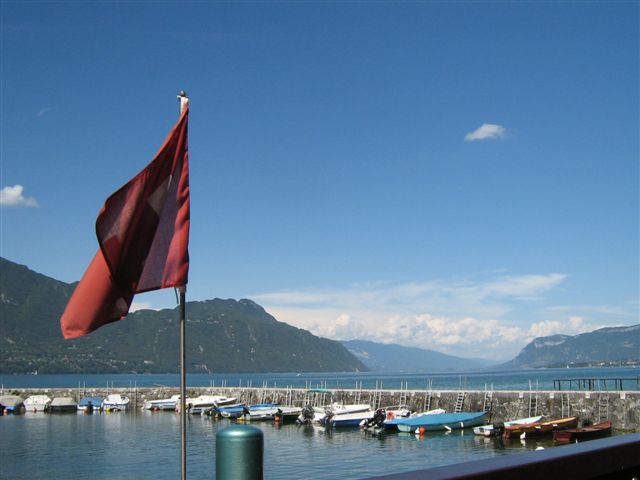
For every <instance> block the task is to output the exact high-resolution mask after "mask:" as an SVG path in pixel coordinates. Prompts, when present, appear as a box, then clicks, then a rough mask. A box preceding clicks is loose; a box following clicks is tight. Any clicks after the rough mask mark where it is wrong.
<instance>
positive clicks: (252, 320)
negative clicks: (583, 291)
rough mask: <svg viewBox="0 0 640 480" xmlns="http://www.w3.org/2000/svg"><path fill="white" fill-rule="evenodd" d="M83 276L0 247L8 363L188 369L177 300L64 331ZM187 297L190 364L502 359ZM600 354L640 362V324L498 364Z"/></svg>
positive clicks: (401, 367) (1, 354) (348, 365)
mask: <svg viewBox="0 0 640 480" xmlns="http://www.w3.org/2000/svg"><path fill="white" fill-rule="evenodd" d="M75 286H76V284H75V283H73V284H70V283H65V282H61V281H59V280H55V279H53V278H50V277H47V276H45V275H42V274H39V273H36V272H34V271H32V270H30V269H29V268H27V267H26V266H23V265H18V264H16V263H13V262H11V261H9V260H6V259H4V258H2V257H0V322H1V323H0V346H1V348H0V372H3V373H28V372H34V371H37V372H40V373H129V372H139V373H142V372H148V373H169V372H177V371H178V368H179V366H178V359H179V351H178V350H179V331H178V330H179V329H178V312H177V308H176V309H165V310H160V311H156V310H139V311H136V312H132V313H130V314H129V315H128V316H127V318H126V319H124V320H123V321H119V322H115V323H111V324H108V325H105V326H104V327H102V328H100V329H98V330H97V331H95V332H93V333H91V334H90V335H87V336H85V337H81V338H78V339H75V340H64V339H63V338H62V335H61V333H60V324H59V319H60V315H61V314H62V312H63V310H64V308H65V305H66V304H67V301H68V300H69V297H70V296H71V294H72V293H73V290H74V288H75ZM186 307H187V337H186V344H187V355H186V357H187V371H189V372H225V373H232V372H323V371H324V372H329V371H332V372H338V371H367V370H373V371H385V372H436V371H447V370H473V369H480V368H483V367H487V366H489V365H490V364H491V363H492V362H489V361H486V360H478V359H467V358H461V357H456V356H452V355H446V354H443V353H439V352H436V351H433V350H426V349H421V348H412V347H404V346H401V345H393V344H391V345H389V344H380V343H374V342H368V341H362V340H351V341H343V342H338V341H334V340H328V339H326V338H321V337H317V336H315V335H312V334H311V333H310V332H308V331H306V330H303V329H299V328H296V327H293V326H291V325H287V324H286V323H283V322H279V321H277V320H276V319H275V318H274V317H273V316H271V315H269V314H268V313H267V312H266V311H265V310H264V309H263V308H262V307H261V306H260V305H258V304H256V303H255V302H253V301H251V300H248V299H242V300H232V299H228V300H223V299H214V300H206V301H200V302H188V303H187V305H186ZM599 362H600V363H605V364H606V363H610V362H630V363H635V364H640V325H635V326H627V327H609V328H603V329H600V330H596V331H594V332H589V333H583V334H580V335H575V336H569V335H552V336H549V337H540V338H536V339H534V340H533V341H532V342H531V343H529V344H528V345H527V346H525V347H524V348H523V349H522V351H521V352H520V353H519V354H518V356H517V357H516V358H514V359H513V360H511V361H510V362H507V363H505V364H502V365H499V366H497V367H500V368H508V369H513V368H536V367H552V366H564V365H569V364H597V363H599ZM497 367H495V366H494V367H492V368H497Z"/></svg>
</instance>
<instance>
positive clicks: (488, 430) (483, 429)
mask: <svg viewBox="0 0 640 480" xmlns="http://www.w3.org/2000/svg"><path fill="white" fill-rule="evenodd" d="M542 418H543V416H542V415H540V416H537V417H529V418H520V419H518V420H510V421H508V422H504V423H502V424H493V423H492V424H489V425H481V426H479V427H473V433H474V434H476V435H479V436H481V437H494V436H496V435H502V433H503V428H504V427H508V426H509V425H523V424H527V423H536V422H540V421H542ZM498 426H499V428H496V427H498Z"/></svg>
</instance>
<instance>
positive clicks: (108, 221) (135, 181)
mask: <svg viewBox="0 0 640 480" xmlns="http://www.w3.org/2000/svg"><path fill="white" fill-rule="evenodd" d="M188 119H189V108H188V107H187V108H185V109H184V111H183V112H182V115H181V116H180V120H178V123H177V124H176V126H175V127H174V128H173V130H172V131H171V133H169V136H168V137H167V139H166V140H165V141H164V144H163V145H162V147H161V148H160V150H159V151H158V153H157V154H156V156H155V158H154V159H153V160H152V161H151V163H149V165H147V166H146V167H145V168H144V169H143V170H142V171H141V172H140V173H138V175H136V176H135V177H134V178H132V179H131V180H130V181H129V182H128V183H127V184H125V185H124V186H123V187H122V188H120V189H119V190H118V191H116V192H115V193H114V194H112V195H111V196H110V197H109V198H108V199H107V200H106V201H105V204H104V207H102V210H101V211H100V213H99V214H98V219H97V220H96V235H97V237H98V244H99V245H100V249H99V250H98V252H97V253H96V255H95V257H94V258H93V260H92V261H91V264H90V265H89V267H88V268H87V271H86V272H85V274H84V276H83V277H82V280H80V283H79V284H78V286H77V287H76V289H75V291H74V292H73V295H72V296H71V298H70V299H69V303H68V304H67V307H66V309H65V311H64V313H63V314H62V317H61V319H60V326H61V328H62V335H63V336H64V338H67V339H69V338H76V337H81V336H83V335H86V334H88V333H90V332H92V331H94V330H96V329H97V328H100V327H101V326H103V325H105V324H107V323H111V322H115V321H117V320H122V319H123V318H124V317H125V316H126V315H127V313H129V307H130V306H131V302H132V301H133V296H134V295H135V294H136V293H142V292H148V291H150V290H158V289H161V288H167V287H178V286H183V285H186V284H187V277H188V272H189V253H188V244H189V161H188V142H187V127H188Z"/></svg>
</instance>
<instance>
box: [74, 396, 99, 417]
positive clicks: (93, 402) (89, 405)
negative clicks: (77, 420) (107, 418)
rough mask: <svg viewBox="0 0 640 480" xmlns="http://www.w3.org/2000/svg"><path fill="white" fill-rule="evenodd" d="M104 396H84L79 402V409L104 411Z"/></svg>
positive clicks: (87, 411) (88, 411) (85, 411)
mask: <svg viewBox="0 0 640 480" xmlns="http://www.w3.org/2000/svg"><path fill="white" fill-rule="evenodd" d="M103 401H104V399H103V398H102V397H82V398H81V399H80V401H79V402H78V411H79V412H84V413H93V412H99V411H102V402H103Z"/></svg>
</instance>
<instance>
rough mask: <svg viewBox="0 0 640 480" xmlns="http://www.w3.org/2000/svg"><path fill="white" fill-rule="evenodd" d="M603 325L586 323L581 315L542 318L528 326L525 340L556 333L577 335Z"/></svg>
mask: <svg viewBox="0 0 640 480" xmlns="http://www.w3.org/2000/svg"><path fill="white" fill-rule="evenodd" d="M604 326H605V325H596V324H591V323H587V322H586V321H585V319H584V318H583V317H578V316H572V317H568V318H566V319H562V320H543V321H541V322H536V323H534V324H533V325H531V327H529V332H528V337H527V340H529V341H531V340H533V339H534V338H536V337H547V336H549V335H556V334H564V335H577V334H579V333H585V332H591V331H593V330H597V329H598V328H602V327H604Z"/></svg>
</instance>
